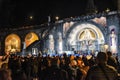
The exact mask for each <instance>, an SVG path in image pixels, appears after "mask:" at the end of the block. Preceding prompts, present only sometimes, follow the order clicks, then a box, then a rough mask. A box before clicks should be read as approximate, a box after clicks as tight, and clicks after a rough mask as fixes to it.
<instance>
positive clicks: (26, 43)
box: [0, 10, 120, 55]
mask: <svg viewBox="0 0 120 80" xmlns="http://www.w3.org/2000/svg"><path fill="white" fill-rule="evenodd" d="M36 49H37V50H38V51H42V52H44V53H47V54H51V53H56V52H57V53H59V54H61V53H63V52H64V51H90V52H95V51H108V50H109V51H111V52H112V53H113V54H114V55H120V50H119V49H120V17H119V10H118V11H107V12H103V13H94V14H88V15H85V16H78V17H72V18H65V19H63V20H57V21H56V22H55V23H49V24H42V25H35V26H25V27H21V28H14V29H12V28H7V29H1V31H0V52H1V55H3V54H4V52H6V51H10V52H11V53H16V52H19V53H20V54H29V53H35V51H36ZM23 52H25V53H23Z"/></svg>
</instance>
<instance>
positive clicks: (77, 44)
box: [67, 23, 105, 51]
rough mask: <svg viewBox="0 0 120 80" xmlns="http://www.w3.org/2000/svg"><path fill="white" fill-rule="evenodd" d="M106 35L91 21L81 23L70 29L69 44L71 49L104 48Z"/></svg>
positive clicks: (100, 49)
mask: <svg viewBox="0 0 120 80" xmlns="http://www.w3.org/2000/svg"><path fill="white" fill-rule="evenodd" d="M104 43H105V39H104V35H103V33H102V31H101V30H100V29H99V28H98V27H97V26H95V25H94V24H91V23H81V24H79V25H76V26H74V28H72V30H71V31H69V34H68V37H67V45H68V47H69V48H67V49H70V50H73V49H74V50H81V51H86V50H91V51H93V50H99V51H103V50H104Z"/></svg>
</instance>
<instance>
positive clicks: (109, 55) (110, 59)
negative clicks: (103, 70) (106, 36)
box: [107, 51, 117, 69]
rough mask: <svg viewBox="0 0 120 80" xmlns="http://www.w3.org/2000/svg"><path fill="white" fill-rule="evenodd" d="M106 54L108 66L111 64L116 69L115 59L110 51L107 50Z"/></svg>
mask: <svg viewBox="0 0 120 80" xmlns="http://www.w3.org/2000/svg"><path fill="white" fill-rule="evenodd" d="M107 55H108V61H107V64H108V65H110V66H113V67H114V68H115V69H117V60H116V58H114V57H113V56H112V52H110V51H108V52H107Z"/></svg>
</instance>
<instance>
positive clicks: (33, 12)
mask: <svg viewBox="0 0 120 80" xmlns="http://www.w3.org/2000/svg"><path fill="white" fill-rule="evenodd" d="M87 2H88V0H0V28H3V27H4V28H5V27H20V26H26V25H40V24H42V23H46V22H47V16H49V15H50V16H51V19H52V20H53V21H54V20H55V16H59V17H60V19H64V18H69V17H75V16H81V15H86V7H87ZM94 4H95V6H96V8H97V9H98V12H103V11H105V10H106V9H107V8H109V9H110V10H117V0H94ZM30 16H33V18H32V19H30V18H29V17H30Z"/></svg>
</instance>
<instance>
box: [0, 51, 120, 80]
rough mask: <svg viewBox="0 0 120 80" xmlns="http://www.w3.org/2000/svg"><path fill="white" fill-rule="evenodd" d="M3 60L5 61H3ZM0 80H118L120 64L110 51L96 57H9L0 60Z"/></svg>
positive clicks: (65, 55)
mask: <svg viewBox="0 0 120 80" xmlns="http://www.w3.org/2000/svg"><path fill="white" fill-rule="evenodd" d="M5 61H6V62H5ZM1 62H2V63H3V64H2V65H1V66H0V80H119V73H120V63H119V62H118V59H117V57H113V56H112V53H111V52H110V51H108V52H106V53H105V52H98V55H97V56H94V55H90V57H89V58H88V56H84V55H83V56H82V57H81V56H74V55H69V56H68V55H67V54H66V53H63V55H62V56H49V55H48V56H30V55H28V56H24V57H23V56H17V55H16V56H12V55H7V56H5V57H4V58H3V59H1Z"/></svg>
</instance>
